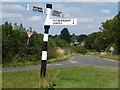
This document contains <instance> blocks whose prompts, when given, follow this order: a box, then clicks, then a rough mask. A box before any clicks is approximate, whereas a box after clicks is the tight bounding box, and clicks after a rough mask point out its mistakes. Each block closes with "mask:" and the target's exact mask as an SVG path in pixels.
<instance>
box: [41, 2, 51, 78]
mask: <svg viewBox="0 0 120 90" xmlns="http://www.w3.org/2000/svg"><path fill="white" fill-rule="evenodd" d="M51 9H52V4H46V19H45V24H47V23H48V21H49V19H50V17H51ZM45 24H44V29H45V31H44V37H43V51H42V61H41V72H40V76H41V77H45V76H46V64H47V49H48V36H49V29H50V25H45Z"/></svg>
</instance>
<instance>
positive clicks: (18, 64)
mask: <svg viewBox="0 0 120 90" xmlns="http://www.w3.org/2000/svg"><path fill="white" fill-rule="evenodd" d="M96 54H98V53H97V52H95V53H93V52H92V53H90V52H89V53H86V54H79V53H73V54H69V55H60V56H58V57H56V58H53V59H48V60H47V63H54V62H60V61H65V60H69V59H70V58H71V57H73V56H83V55H84V56H86V55H96ZM40 63H41V60H40V59H39V60H33V61H28V60H21V61H13V62H8V63H5V64H3V65H2V67H22V66H31V65H38V64H40Z"/></svg>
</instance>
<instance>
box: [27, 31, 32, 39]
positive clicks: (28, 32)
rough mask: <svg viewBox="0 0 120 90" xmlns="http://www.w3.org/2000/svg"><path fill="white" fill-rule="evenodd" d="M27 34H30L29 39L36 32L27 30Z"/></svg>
mask: <svg viewBox="0 0 120 90" xmlns="http://www.w3.org/2000/svg"><path fill="white" fill-rule="evenodd" d="M26 34H27V36H28V39H30V38H31V37H32V35H33V34H34V32H32V31H26Z"/></svg>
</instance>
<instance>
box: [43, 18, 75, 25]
mask: <svg viewBox="0 0 120 90" xmlns="http://www.w3.org/2000/svg"><path fill="white" fill-rule="evenodd" d="M45 25H77V19H76V18H74V19H49V22H48V23H45Z"/></svg>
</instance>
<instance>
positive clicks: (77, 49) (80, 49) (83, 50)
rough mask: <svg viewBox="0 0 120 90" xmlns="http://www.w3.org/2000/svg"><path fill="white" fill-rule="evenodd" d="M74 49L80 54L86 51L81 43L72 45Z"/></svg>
mask: <svg viewBox="0 0 120 90" xmlns="http://www.w3.org/2000/svg"><path fill="white" fill-rule="evenodd" d="M74 50H75V51H76V52H78V53H81V54H85V53H87V50H86V48H85V47H84V46H81V45H77V46H75V47H74Z"/></svg>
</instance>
